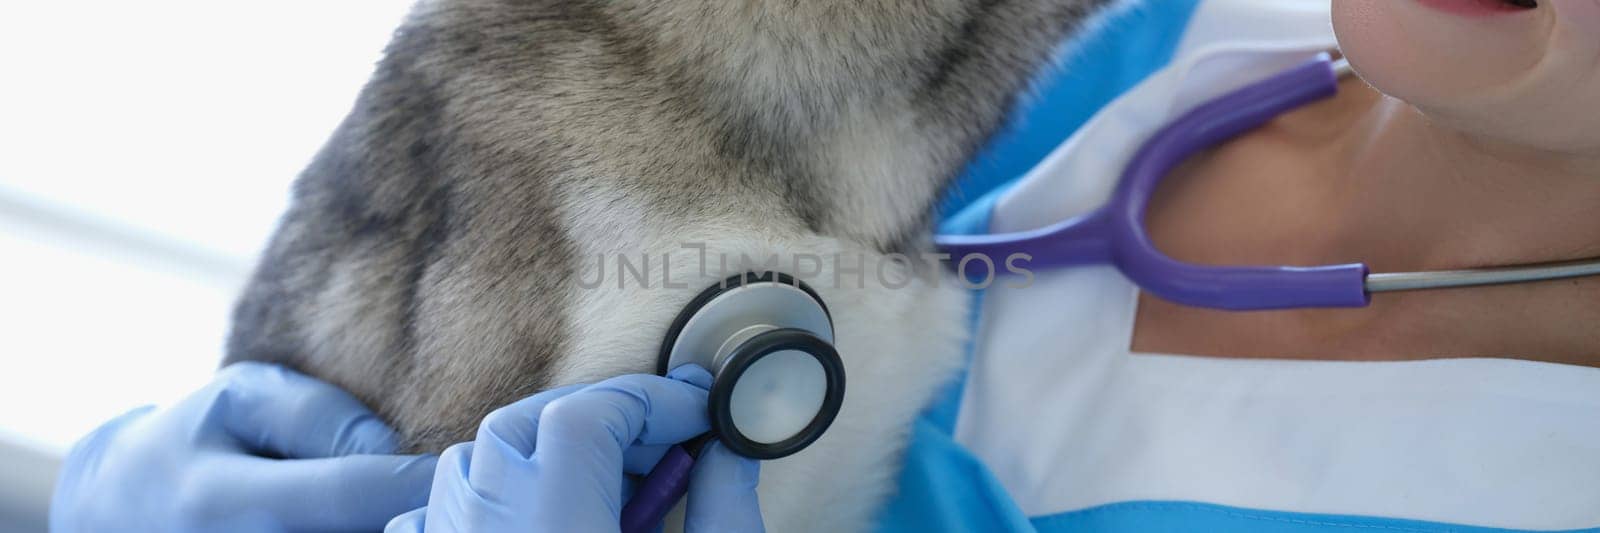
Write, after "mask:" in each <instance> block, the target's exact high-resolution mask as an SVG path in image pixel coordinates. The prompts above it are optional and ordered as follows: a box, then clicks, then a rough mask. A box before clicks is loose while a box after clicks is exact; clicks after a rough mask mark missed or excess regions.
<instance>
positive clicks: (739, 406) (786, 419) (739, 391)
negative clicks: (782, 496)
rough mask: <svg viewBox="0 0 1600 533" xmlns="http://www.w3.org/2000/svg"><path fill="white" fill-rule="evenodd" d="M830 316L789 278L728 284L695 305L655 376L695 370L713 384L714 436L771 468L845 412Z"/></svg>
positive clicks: (748, 278) (670, 337) (666, 343)
mask: <svg viewBox="0 0 1600 533" xmlns="http://www.w3.org/2000/svg"><path fill="white" fill-rule="evenodd" d="M833 340H834V336H833V321H832V317H831V316H830V315H829V313H828V308H827V306H826V305H825V304H823V302H822V298H821V297H819V296H817V294H816V292H815V291H813V290H812V289H811V288H810V287H809V286H807V285H806V284H805V283H804V282H801V281H799V280H796V279H794V278H793V277H790V276H788V275H785V274H778V273H770V272H769V273H765V274H756V273H753V272H750V273H744V274H740V275H736V276H733V277H730V278H728V279H726V280H724V281H723V282H721V283H719V284H717V285H713V286H711V287H709V288H707V289H706V290H704V291H702V292H701V293H700V294H699V295H697V296H695V298H694V299H693V300H691V301H690V303H689V304H688V305H686V306H684V309H683V311H681V312H680V313H679V314H678V316H677V318H676V319H674V320H673V322H672V326H671V327H670V328H669V329H668V330H667V335H666V337H665V338H664V339H663V340H662V343H661V352H660V354H659V356H658V358H657V365H656V371H657V373H659V374H662V375H665V374H666V373H667V372H668V371H670V370H672V369H673V368H677V367H679V366H682V365H686V364H698V365H700V366H702V367H705V368H706V369H707V370H710V371H711V374H712V375H713V376H714V379H713V381H712V386H711V393H710V400H709V406H710V411H711V413H710V415H711V429H712V435H713V436H715V437H716V438H717V439H718V440H720V441H721V442H722V443H723V445H725V446H727V447H728V448H729V449H730V450H732V451H734V452H735V453H738V454H740V455H744V456H746V457H751V458H756V459H776V458H779V457H785V456H788V455H792V454H794V453H796V452H799V451H800V450H803V449H805V447H806V446H809V445H810V444H811V443H812V442H814V441H816V440H817V438H818V437H821V436H822V434H823V432H825V431H826V430H827V429H828V426H829V425H830V424H832V423H833V419H834V417H835V416H837V415H838V413H839V408H840V406H841V405H843V403H844V363H843V362H842V361H841V360H840V359H839V353H838V351H837V350H835V349H834V347H833Z"/></svg>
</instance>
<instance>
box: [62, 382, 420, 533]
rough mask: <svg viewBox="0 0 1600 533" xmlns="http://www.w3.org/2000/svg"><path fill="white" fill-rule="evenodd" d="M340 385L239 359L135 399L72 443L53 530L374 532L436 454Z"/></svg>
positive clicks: (416, 498) (405, 500) (410, 501)
mask: <svg viewBox="0 0 1600 533" xmlns="http://www.w3.org/2000/svg"><path fill="white" fill-rule="evenodd" d="M395 446H396V436H395V434H394V432H393V431H392V430H390V429H389V428H388V426H386V425H384V424H383V423H382V422H380V421H379V420H378V419H377V417H375V416H374V415H373V414H372V412H371V411H368V410H367V408H366V407H363V406H362V405H361V403H360V402H358V401H356V399H355V398H354V397H352V396H350V395H349V394H347V393H345V392H344V391H342V390H339V389H337V388H335V387H333V386H332V385H329V384H326V383H323V382H320V381H317V380H315V379H312V378H310V377H308V376H305V375H302V374H299V373H296V372H293V371H291V370H287V369H284V368H282V367H278V366H274V365H268V364H261V363H238V364H234V365H231V366H229V367H227V368H225V369H223V370H221V371H220V372H219V373H218V375H217V378H216V379H215V380H214V381H212V382H211V383H210V384H208V385H206V387H205V388H202V389H200V391H198V392H196V393H194V394H192V395H190V396H189V397H187V398H185V399H184V400H182V401H180V402H179V403H177V404H176V405H174V406H172V407H171V408H168V409H165V410H153V409H151V408H148V407H147V408H143V409H138V410H135V411H133V412H130V413H128V414H125V415H122V416H121V417H118V418H117V419H115V420H112V421H110V422H107V423H106V424H105V425H104V426H101V427H100V428H99V429H97V430H95V431H94V432H93V433H90V434H89V436H87V437H84V439H83V440H81V441H79V442H78V443H77V444H76V445H75V446H73V448H72V451H71V452H70V453H69V454H68V455H67V458H66V461H65V464H64V465H63V466H62V471H61V476H60V479H59V482H58V484H57V486H56V491H55V496H54V498H53V499H52V500H51V503H50V530H51V531H54V532H56V533H66V532H74V531H230V532H234V531H241V532H253V531H297V530H315V531H374V530H377V529H378V528H380V527H382V526H383V524H385V523H387V522H388V521H389V520H390V519H392V518H394V516H395V515H398V514H400V513H403V512H406V511H407V510H410V509H413V508H415V507H417V506H418V505H423V504H424V503H426V502H427V495H428V480H429V479H430V478H432V476H433V470H434V465H435V464H436V462H437V458H435V457H433V456H417V455H408V456H407V455H390V454H393V453H394V452H395Z"/></svg>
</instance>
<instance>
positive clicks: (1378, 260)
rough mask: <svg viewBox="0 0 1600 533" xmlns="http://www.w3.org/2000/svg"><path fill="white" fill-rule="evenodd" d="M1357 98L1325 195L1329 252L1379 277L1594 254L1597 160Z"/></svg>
mask: <svg viewBox="0 0 1600 533" xmlns="http://www.w3.org/2000/svg"><path fill="white" fill-rule="evenodd" d="M1351 89H1354V90H1363V91H1372V90H1371V89H1370V88H1367V87H1365V86H1364V85H1360V84H1353V83H1352V84H1346V90H1351ZM1363 98H1364V99H1366V100H1367V101H1366V102H1361V99H1363ZM1352 100H1353V102H1352V105H1366V111H1365V112H1362V113H1352V114H1349V115H1346V116H1349V117H1352V118H1350V119H1347V123H1346V124H1344V125H1343V128H1342V132H1340V133H1339V135H1338V139H1337V141H1336V142H1334V143H1332V144H1330V146H1331V147H1332V148H1331V150H1330V151H1329V152H1328V153H1327V156H1328V157H1331V158H1334V159H1333V161H1332V163H1333V164H1332V165H1330V167H1329V168H1330V171H1331V172H1334V173H1336V174H1335V176H1333V177H1332V179H1330V180H1328V181H1326V182H1325V183H1326V184H1327V188H1326V189H1324V190H1322V191H1320V193H1321V194H1323V195H1324V198H1325V199H1326V200H1327V202H1326V203H1323V204H1322V205H1324V206H1327V207H1329V208H1330V209H1327V210H1324V211H1323V216H1325V217H1329V218H1328V222H1329V224H1328V226H1327V227H1329V228H1336V234H1335V236H1334V237H1333V239H1335V240H1334V241H1330V242H1329V243H1328V244H1329V245H1330V247H1331V248H1333V249H1344V250H1345V251H1348V252H1351V253H1356V254H1360V257H1361V258H1362V259H1363V260H1365V261H1367V263H1368V264H1369V266H1371V267H1372V268H1373V269H1374V270H1375V271H1391V270H1418V269H1451V268H1470V267H1487V266H1502V265H1513V264H1523V263H1534V262H1548V261H1561V260H1571V259H1581V258H1588V257H1595V256H1600V158H1594V157H1585V156H1578V155H1571V154H1560V153H1554V152H1547V151H1540V150H1536V149H1531V148H1527V147H1521V146H1515V145H1510V144H1506V143H1501V142H1497V141H1493V140H1487V139H1483V138H1478V137H1474V136H1471V135H1467V134H1463V133H1461V132H1458V131H1454V130H1450V129H1447V128H1445V127H1443V126H1441V125H1439V124H1438V123H1436V122H1434V121H1432V120H1430V119H1429V118H1428V117H1426V116H1424V115H1422V114H1421V113H1419V112H1417V111H1416V110H1415V109H1414V108H1412V107H1411V106H1410V105H1408V104H1406V103H1404V102H1401V101H1399V100H1395V99H1393V98H1389V97H1385V96H1381V95H1378V94H1376V93H1375V92H1371V94H1368V95H1365V96H1362V97H1358V98H1354V99H1352Z"/></svg>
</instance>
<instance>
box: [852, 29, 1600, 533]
mask: <svg viewBox="0 0 1600 533" xmlns="http://www.w3.org/2000/svg"><path fill="white" fill-rule="evenodd" d="M1199 2H1200V0H1165V1H1158V2H1148V3H1144V4H1141V5H1138V6H1136V7H1132V8H1128V9H1126V10H1123V11H1121V12H1119V13H1115V14H1112V15H1110V16H1108V17H1107V19H1106V20H1105V21H1104V23H1103V24H1102V25H1100V26H1098V27H1096V28H1095V29H1094V30H1093V31H1092V32H1091V33H1090V34H1089V35H1087V36H1085V37H1083V38H1080V39H1079V40H1077V41H1076V42H1074V43H1073V44H1071V45H1070V48H1069V49H1067V50H1065V51H1064V53H1063V54H1062V59H1061V62H1060V68H1059V69H1058V70H1056V71H1052V72H1050V73H1048V75H1047V76H1046V77H1044V78H1043V79H1041V80H1039V81H1038V84H1037V86H1036V87H1035V91H1036V92H1035V94H1036V96H1035V97H1034V98H1032V99H1031V100H1029V101H1028V102H1025V103H1024V104H1023V105H1021V106H1019V108H1018V109H1017V111H1016V112H1015V113H1014V114H1013V117H1012V119H1011V120H1010V122H1009V124H1008V125H1007V127H1006V128H1005V129H1004V130H1003V131H1002V132H1001V134H1000V135H998V136H997V137H996V138H995V139H994V140H993V141H992V142H991V143H990V144H989V146H988V147H987V148H985V150H984V151H983V152H982V153H980V155H979V156H977V157H976V158H975V160H974V161H973V162H972V163H971V164H970V165H969V167H968V169H967V171H966V173H965V174H964V175H963V176H962V178H961V179H960V180H959V181H958V182H957V183H956V184H955V186H953V187H952V189H951V190H950V191H949V192H948V194H947V196H946V198H945V200H944V202H943V206H944V212H945V213H946V216H945V217H944V220H943V226H942V227H941V230H940V231H941V232H943V233H947V234H972V233H984V232H986V231H987V230H988V221H989V218H990V214H991V212H992V210H993V207H994V203H995V201H996V200H997V199H998V197H999V196H1000V193H1002V192H1003V191H1005V190H1006V188H1007V187H1008V186H1009V185H1010V184H1012V183H1014V182H1015V181H1016V180H1018V179H1020V178H1021V177H1022V176H1023V175H1024V174H1026V173H1027V172H1028V170H1029V169H1031V168H1033V167H1034V166H1035V165H1036V164H1038V163H1039V162H1040V161H1041V160H1043V159H1044V158H1045V156H1046V155H1048V154H1049V153H1050V152H1051V151H1053V150H1055V149H1056V148H1057V147H1058V146H1060V145H1061V144H1062V143H1063V142H1065V141H1066V140H1067V138H1068V137H1070V136H1071V135H1072V134H1073V132H1075V131H1077V129H1078V128H1079V127H1081V126H1082V125H1083V124H1084V123H1085V122H1087V121H1088V120H1089V118H1091V117H1092V116H1093V115H1094V114H1095V112H1097V111H1098V110H1099V109H1100V108H1101V107H1103V106H1105V105H1106V104H1108V103H1110V102H1111V101H1112V100H1113V99H1115V98H1116V97H1117V96H1119V95H1121V94H1122V93H1123V92H1125V91H1127V90H1129V89H1131V88H1132V87H1133V86H1135V85H1137V84H1138V83H1139V82H1141V81H1143V80H1144V79H1145V78H1146V77H1147V76H1149V75H1150V74H1152V73H1154V72H1156V71H1158V70H1160V69H1161V68H1163V67H1165V66H1166V65H1167V64H1168V63H1169V62H1170V61H1171V60H1172V58H1173V54H1174V53H1175V51H1176V50H1177V48H1178V45H1179V43H1180V41H1181V40H1182V39H1183V36H1184V33H1185V30H1186V29H1187V28H1188V25H1189V20H1190V18H1191V16H1192V15H1193V14H1194V12H1195V9H1196V8H1197V6H1198V4H1199ZM973 298H974V299H975V300H976V301H975V302H974V303H975V304H981V303H982V298H983V294H982V293H981V292H979V293H974V295H973ZM980 308H981V305H974V306H973V312H974V317H973V323H976V318H977V317H976V313H978V312H979V309H980ZM968 353H969V357H970V354H971V347H970V346H969V349H968ZM963 382H964V376H958V377H957V379H955V380H954V382H953V383H951V384H950V385H949V386H948V387H947V389H946V390H945V391H944V392H943V394H941V396H940V398H939V399H938V400H936V401H935V402H934V404H933V405H931V406H929V408H928V409H927V411H926V412H925V413H924V415H923V417H922V418H921V419H919V420H918V421H917V423H916V426H915V428H914V430H913V434H912V439H911V444H910V447H909V448H908V450H907V453H906V458H905V466H904V470H903V471H902V473H901V476H900V481H899V493H898V494H897V495H896V496H895V497H894V498H892V499H891V500H890V502H889V504H888V506H887V507H886V508H885V510H884V512H883V514H882V516H881V517H880V519H879V524H878V530H879V531H880V532H885V533H888V532H907V533H910V532H917V533H928V532H941V531H950V532H969V531H1015V532H1025V531H1039V532H1057V531H1072V532H1087V533H1099V532H1128V531H1139V532H1146V531H1148V532H1176V531H1234V532H1255V531H1272V532H1291V533H1312V532H1327V531H1342V532H1349V531H1353V530H1354V531H1381V532H1445V531H1452V532H1469V533H1482V532H1505V531H1513V530H1508V529H1494V528H1480V527H1469V526H1457V525H1450V524H1440V523H1432V522H1421V521H1414V520H1399V519H1392V518H1380V517H1361V516H1343V515H1320V514H1308V513H1292V512H1278V511H1264V510H1255V509H1242V508H1236V507H1226V506H1219V505H1212V504H1206V503H1198V502H1182V501H1130V502H1119V503H1115V504H1110V505H1103V506H1099V507H1094V508H1090V509H1084V510H1079V511H1072V512H1066V513H1061V514H1055V515H1048V516H1026V515H1025V514H1024V513H1023V512H1022V511H1021V510H1020V509H1019V508H1018V506H1017V505H1016V503H1015V502H1013V501H1012V498H1011V496H1010V495H1009V494H1007V493H1006V491H1005V489H1004V488H1003V487H1002V486H1001V485H1000V483H999V482H998V481H997V480H996V479H995V478H994V476H993V475H992V474H990V472H989V470H988V469H987V467H986V466H985V465H984V464H983V463H982V462H981V461H979V460H978V459H977V458H976V457H974V456H973V455H972V454H971V453H969V452H968V451H967V450H965V449H964V448H963V447H962V446H961V445H960V444H958V443H956V442H955V440H954V438H953V436H952V435H953V434H954V429H955V420H956V414H957V412H958V411H959V407H960V402H961V395H962V386H963ZM1577 531H1588V532H1597V533H1600V528H1596V529H1587V530H1577Z"/></svg>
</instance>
